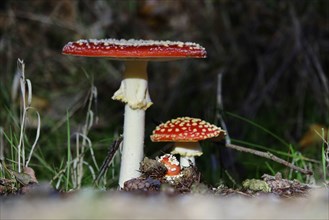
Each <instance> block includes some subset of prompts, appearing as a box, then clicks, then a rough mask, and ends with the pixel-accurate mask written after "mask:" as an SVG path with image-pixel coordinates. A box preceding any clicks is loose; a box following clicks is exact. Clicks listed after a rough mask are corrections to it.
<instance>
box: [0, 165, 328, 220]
mask: <svg viewBox="0 0 329 220" xmlns="http://www.w3.org/2000/svg"><path fill="white" fill-rule="evenodd" d="M140 172H141V174H142V175H141V177H139V178H135V179H131V180H128V181H126V182H125V184H124V188H123V189H121V190H108V191H98V190H95V189H82V190H78V191H72V192H65V193H63V192H58V191H56V190H54V189H53V188H51V187H50V186H49V185H48V184H45V183H37V181H35V180H30V181H29V182H28V183H26V182H25V184H22V183H23V182H22V183H21V186H20V187H19V188H15V187H14V185H15V181H13V180H7V179H0V194H1V196H0V217H1V218H0V219H22V218H29V219H49V218H52V219H54V218H56V219H70V218H71V219H72V218H73V219H81V218H83V219H86V218H88V219H89V218H90V219H92V218H97V219H99V218H106V219H109V218H124V219H135V218H142V219H145V218H153V219H159V218H160V219H175V218H176V219H177V218H183V219H200V218H202V219H204V218H207V219H227V218H230V219H235V218H238V219H243V218H253V219H257V218H258V219H260V218H261V219H274V218H282V219H291V218H294V219H328V218H329V193H328V192H329V191H328V186H325V187H315V186H309V185H307V184H303V183H300V182H298V181H296V180H287V179H284V178H282V176H281V174H280V173H277V174H276V175H275V176H271V175H268V174H264V175H263V176H262V179H248V180H245V181H244V182H243V183H242V187H241V188H239V189H231V188H228V187H225V186H219V187H217V188H213V187H211V186H208V185H205V184H204V183H202V182H200V172H199V171H198V170H197V168H196V167H195V166H193V165H192V164H190V166H189V167H185V168H183V169H182V171H181V174H180V175H178V176H175V177H168V176H167V175H166V167H165V166H164V165H163V164H162V163H159V162H158V161H157V160H152V159H149V158H145V159H144V160H143V162H142V163H141V166H140ZM16 185H17V184H16ZM48 210H49V211H48Z"/></svg>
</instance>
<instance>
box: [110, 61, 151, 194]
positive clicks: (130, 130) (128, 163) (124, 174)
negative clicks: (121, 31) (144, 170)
mask: <svg viewBox="0 0 329 220" xmlns="http://www.w3.org/2000/svg"><path fill="white" fill-rule="evenodd" d="M146 69H147V62H146V61H127V62H126V70H125V72H124V79H123V80H122V82H121V86H120V88H119V90H118V91H116V92H115V93H114V95H113V97H112V98H113V99H115V100H119V101H122V102H124V103H126V105H125V115H124V128H123V150H122V156H121V167H120V178H119V186H120V187H121V188H122V187H123V186H124V182H125V181H127V180H129V179H132V178H136V177H138V176H140V173H139V172H138V170H139V164H140V162H141V161H142V159H143V155H144V149H143V148H144V130H145V110H146V109H147V108H148V107H149V106H151V105H152V102H151V99H150V96H149V93H148V82H147V72H146Z"/></svg>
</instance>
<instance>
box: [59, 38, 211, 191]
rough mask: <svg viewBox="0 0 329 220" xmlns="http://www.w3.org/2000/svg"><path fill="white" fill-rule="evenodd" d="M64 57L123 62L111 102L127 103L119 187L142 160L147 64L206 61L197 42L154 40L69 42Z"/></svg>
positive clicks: (148, 101) (132, 175)
mask: <svg viewBox="0 0 329 220" xmlns="http://www.w3.org/2000/svg"><path fill="white" fill-rule="evenodd" d="M62 53H63V54H68V55H74V56H86V57H103V58H110V59H115V60H122V61H125V67H126V69H125V71H124V73H123V80H122V82H121V86H120V88H119V90H118V91H116V92H115V93H114V95H113V96H112V99H115V100H119V101H122V102H124V103H126V105H125V114H124V117H125V118H124V129H123V138H124V139H123V151H122V158H121V167H120V179H119V185H120V187H123V185H124V182H125V181H127V180H129V179H132V178H135V177H138V176H139V175H140V173H139V172H138V168H139V163H140V162H141V160H142V157H143V154H144V153H143V152H144V151H143V145H144V129H145V110H146V109H147V108H148V107H150V106H151V105H152V101H151V98H150V96H149V92H148V81H147V71H146V70H147V63H148V61H169V60H177V59H184V58H205V57H206V51H205V49H204V48H203V47H201V46H200V45H198V44H196V43H190V42H187V43H184V42H180V41H177V42H176V41H175V42H172V41H153V40H134V39H130V40H117V39H103V40H94V39H91V40H78V41H76V42H69V43H68V44H66V45H65V46H64V48H63V51H62Z"/></svg>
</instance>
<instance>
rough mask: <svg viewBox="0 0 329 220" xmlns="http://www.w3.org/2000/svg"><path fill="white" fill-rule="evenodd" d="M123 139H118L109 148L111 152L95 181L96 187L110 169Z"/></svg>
mask: <svg viewBox="0 0 329 220" xmlns="http://www.w3.org/2000/svg"><path fill="white" fill-rule="evenodd" d="M122 139H123V138H122V137H119V138H117V139H116V140H115V141H114V142H113V143H112V145H111V146H110V148H109V151H108V153H107V155H106V158H105V160H104V162H103V164H102V166H101V167H100V169H99V173H98V175H97V177H96V179H95V181H94V184H95V185H98V182H99V180H100V178H102V176H103V175H104V173H105V172H106V170H107V168H108V167H109V164H110V163H111V161H112V159H113V157H114V155H115V153H116V152H117V150H118V149H119V146H120V144H121V142H122Z"/></svg>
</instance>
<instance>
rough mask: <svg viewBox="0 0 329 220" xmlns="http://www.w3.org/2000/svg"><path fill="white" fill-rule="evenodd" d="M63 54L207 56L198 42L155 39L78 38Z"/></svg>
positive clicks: (164, 57)
mask: <svg viewBox="0 0 329 220" xmlns="http://www.w3.org/2000/svg"><path fill="white" fill-rule="evenodd" d="M62 53H63V54H68V55H74V56H88V57H110V58H113V59H122V60H129V59H141V60H154V59H155V60H171V59H183V58H205V57H206V56H207V52H206V50H205V48H203V47H202V46H200V45H199V44H196V43H191V42H180V41H155V40H135V39H130V40H124V39H121V40H117V39H102V40H95V39H90V40H78V41H75V42H69V43H67V44H66V45H65V46H64V48H63V51H62Z"/></svg>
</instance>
